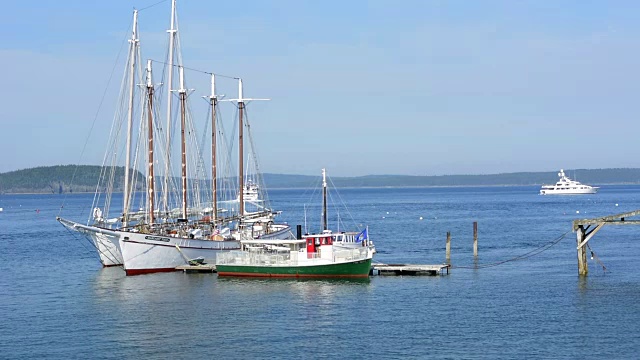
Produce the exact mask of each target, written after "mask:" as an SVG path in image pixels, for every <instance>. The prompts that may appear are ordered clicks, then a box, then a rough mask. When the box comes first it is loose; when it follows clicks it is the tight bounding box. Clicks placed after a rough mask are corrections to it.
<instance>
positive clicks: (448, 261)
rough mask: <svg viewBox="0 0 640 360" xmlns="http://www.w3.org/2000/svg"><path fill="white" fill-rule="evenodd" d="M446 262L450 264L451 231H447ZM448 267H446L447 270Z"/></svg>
mask: <svg viewBox="0 0 640 360" xmlns="http://www.w3.org/2000/svg"><path fill="white" fill-rule="evenodd" d="M445 257H446V260H447V264H451V231H447V250H446V256H445ZM448 270H449V269H448V268H447V271H448Z"/></svg>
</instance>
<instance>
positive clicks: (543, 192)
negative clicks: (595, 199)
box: [540, 187, 598, 195]
mask: <svg viewBox="0 0 640 360" xmlns="http://www.w3.org/2000/svg"><path fill="white" fill-rule="evenodd" d="M597 192H598V188H596V187H592V188H590V189H571V190H556V189H542V190H540V195H587V194H595V193H597Z"/></svg>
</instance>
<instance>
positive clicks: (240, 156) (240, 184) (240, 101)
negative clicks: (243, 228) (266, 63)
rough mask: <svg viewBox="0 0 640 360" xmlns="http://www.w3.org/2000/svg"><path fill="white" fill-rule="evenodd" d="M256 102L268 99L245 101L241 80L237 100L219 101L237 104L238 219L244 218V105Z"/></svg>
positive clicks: (239, 80) (240, 80)
mask: <svg viewBox="0 0 640 360" xmlns="http://www.w3.org/2000/svg"><path fill="white" fill-rule="evenodd" d="M256 100H269V99H247V98H244V97H243V94H242V79H240V78H238V98H237V99H228V100H221V101H236V102H238V152H239V154H238V189H239V191H240V195H239V198H238V200H239V201H240V206H239V207H240V211H239V215H240V217H243V216H244V141H243V130H244V124H243V114H244V103H245V102H246V101H256Z"/></svg>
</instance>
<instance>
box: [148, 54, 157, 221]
mask: <svg viewBox="0 0 640 360" xmlns="http://www.w3.org/2000/svg"><path fill="white" fill-rule="evenodd" d="M147 95H148V96H149V100H148V101H149V105H148V109H147V111H148V112H149V114H148V115H149V116H148V122H147V127H148V128H149V135H148V139H149V159H148V162H147V166H148V167H149V169H148V173H147V179H148V183H147V191H148V194H147V208H148V209H149V225H151V224H153V222H154V220H155V219H154V216H155V213H154V212H155V209H154V203H153V197H154V187H155V181H156V180H155V177H154V172H153V83H152V78H151V60H147Z"/></svg>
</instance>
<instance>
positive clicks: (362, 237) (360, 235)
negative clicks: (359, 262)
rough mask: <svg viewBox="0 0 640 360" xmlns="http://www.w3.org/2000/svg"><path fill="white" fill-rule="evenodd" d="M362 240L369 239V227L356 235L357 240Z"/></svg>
mask: <svg viewBox="0 0 640 360" xmlns="http://www.w3.org/2000/svg"><path fill="white" fill-rule="evenodd" d="M362 240H369V234H367V228H364V230H362V231H360V233H358V235H356V242H361V241H362Z"/></svg>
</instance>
